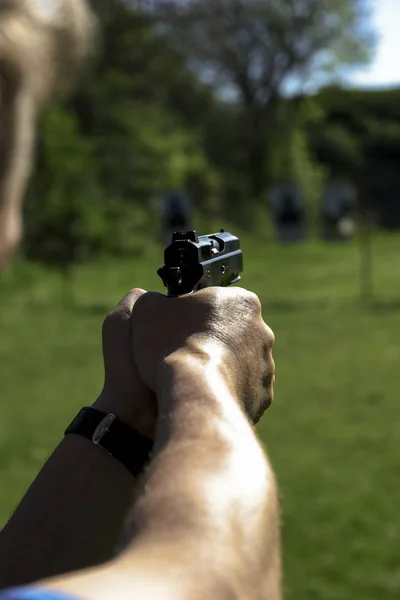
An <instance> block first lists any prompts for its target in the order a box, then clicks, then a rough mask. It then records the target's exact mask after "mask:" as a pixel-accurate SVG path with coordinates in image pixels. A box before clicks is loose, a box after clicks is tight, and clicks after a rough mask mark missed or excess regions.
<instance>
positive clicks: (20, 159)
mask: <svg viewBox="0 0 400 600" xmlns="http://www.w3.org/2000/svg"><path fill="white" fill-rule="evenodd" d="M95 33H96V19H95V17H94V15H93V13H92V11H91V9H90V7H89V5H88V3H87V1H86V0H0V269H1V268H2V266H4V264H5V263H6V262H7V260H8V258H9V256H10V255H11V253H12V252H13V251H14V249H15V248H16V246H17V245H18V243H19V241H20V238H21V232H22V221H21V205H22V201H23V196H24V194H25V189H26V185H27V182H28V179H29V176H30V173H31V169H32V159H33V152H34V140H35V134H36V121H37V115H38V113H39V111H40V110H41V109H42V108H43V107H44V106H45V105H46V104H48V103H49V102H50V101H52V100H53V99H54V98H56V97H59V96H60V95H63V94H65V93H67V92H68V91H70V90H71V88H72V87H73V84H74V82H75V81H76V79H77V76H78V74H79V72H80V70H81V67H82V65H83V64H84V62H85V59H86V58H87V57H88V55H89V54H90V52H91V49H92V48H93V44H94V39H95Z"/></svg>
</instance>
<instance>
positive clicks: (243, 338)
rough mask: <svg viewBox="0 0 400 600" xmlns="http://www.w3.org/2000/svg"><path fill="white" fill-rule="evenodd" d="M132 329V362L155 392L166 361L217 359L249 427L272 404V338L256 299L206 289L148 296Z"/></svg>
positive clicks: (143, 298) (142, 300) (135, 313)
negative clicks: (176, 294) (249, 421)
mask: <svg viewBox="0 0 400 600" xmlns="http://www.w3.org/2000/svg"><path fill="white" fill-rule="evenodd" d="M132 324H133V354H134V358H135V363H136V366H137V368H138V372H139V374H140V377H141V378H142V380H143V381H144V383H145V384H146V385H147V386H148V388H149V389H151V390H152V391H153V392H154V393H157V391H158V386H159V385H160V381H161V379H162V373H163V371H164V370H165V365H166V364H167V363H168V361H169V360H170V359H171V357H174V359H175V358H177V359H178V360H185V358H187V357H190V356H193V355H196V356H203V357H204V356H205V357H207V356H208V357H209V358H210V359H211V360H213V358H212V357H213V355H215V354H218V357H219V360H220V366H221V372H222V373H223V375H224V377H225V378H226V381H227V382H228V384H229V385H230V386H231V387H232V386H233V388H234V392H235V395H236V397H237V398H240V399H241V403H242V407H243V408H244V410H245V412H246V413H247V415H248V416H249V418H250V419H251V420H252V421H253V422H257V421H258V420H259V419H260V418H261V416H262V415H263V414H264V412H265V410H266V409H267V408H268V407H269V405H270V404H271V402H272V400H273V384H274V370H275V365H274V361H273V359H272V346H273V344H274V335H273V333H272V331H271V329H270V328H269V327H268V326H267V325H266V324H265V323H264V321H263V319H262V315H261V304H260V301H259V299H258V298H257V296H256V295H255V294H252V293H250V292H247V291H245V290H243V289H240V288H207V289H204V290H201V291H199V292H196V293H195V294H193V295H187V296H183V297H180V298H167V297H166V296H162V295H160V294H155V293H147V294H144V295H142V296H141V297H140V299H139V300H138V302H137V303H136V305H135V309H134V311H133V318H132ZM161 385H162V384H161Z"/></svg>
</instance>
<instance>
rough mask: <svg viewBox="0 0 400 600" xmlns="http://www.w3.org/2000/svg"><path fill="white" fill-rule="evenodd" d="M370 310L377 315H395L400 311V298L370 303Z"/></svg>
mask: <svg viewBox="0 0 400 600" xmlns="http://www.w3.org/2000/svg"><path fill="white" fill-rule="evenodd" d="M369 308H370V309H371V310H372V311H374V312H377V313H395V312H398V311H400V298H387V299H385V300H374V301H372V302H370V304H369Z"/></svg>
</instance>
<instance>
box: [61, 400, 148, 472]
mask: <svg viewBox="0 0 400 600" xmlns="http://www.w3.org/2000/svg"><path fill="white" fill-rule="evenodd" d="M70 433H75V434H77V435H81V436H83V437H85V438H87V439H88V440H91V441H92V442H93V444H95V445H96V446H99V447H100V448H102V449H103V450H105V451H106V452H108V454H111V456H113V457H114V458H116V459H117V460H119V461H120V462H122V463H123V464H124V465H125V467H126V468H127V469H128V470H129V471H130V472H131V473H132V475H134V476H135V477H138V476H139V475H140V474H141V473H142V471H143V470H144V469H145V467H146V465H147V463H148V462H149V461H150V458H151V454H152V451H153V442H152V441H151V440H149V439H148V438H146V437H144V436H143V435H142V434H141V433H139V432H137V431H135V430H134V429H132V428H131V427H129V425H126V423H123V422H122V421H121V420H120V419H118V417H116V416H115V415H114V414H112V413H109V414H107V413H104V412H101V411H100V410H97V409H95V408H91V407H85V408H82V409H81V410H80V411H79V413H78V414H77V415H76V417H75V419H74V420H73V421H72V423H71V425H69V427H68V428H67V429H66V430H65V435H69V434H70Z"/></svg>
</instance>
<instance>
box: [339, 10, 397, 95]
mask: <svg viewBox="0 0 400 600" xmlns="http://www.w3.org/2000/svg"><path fill="white" fill-rule="evenodd" d="M373 6H374V20H373V26H374V28H375V30H376V32H377V33H378V36H379V40H378V44H377V51H376V55H375V58H374V60H373V61H372V63H371V64H370V65H369V66H368V67H366V68H364V69H362V70H359V71H357V72H355V73H353V75H352V76H351V78H350V82H351V83H352V84H353V85H357V86H363V87H364V86H365V87H389V86H395V85H398V86H400V0H374V1H373Z"/></svg>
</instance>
